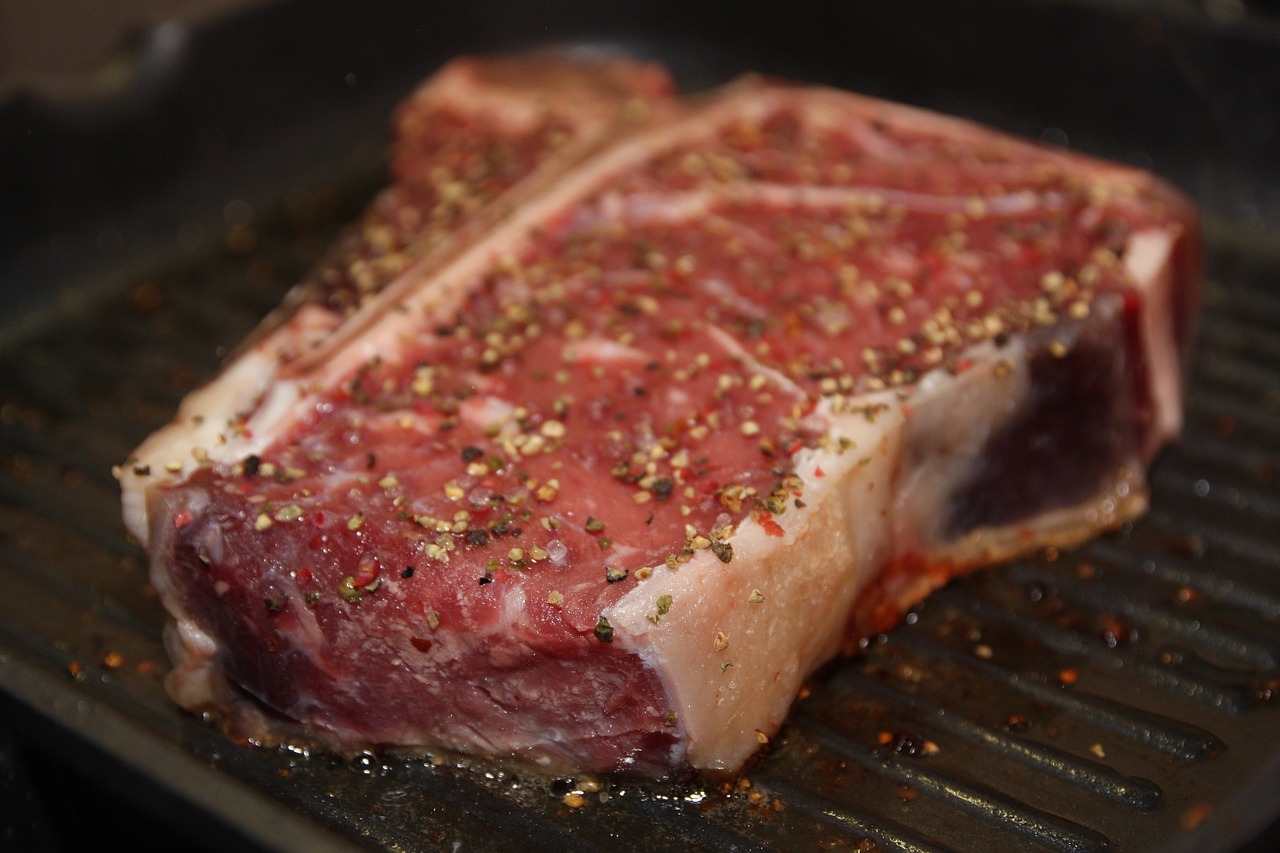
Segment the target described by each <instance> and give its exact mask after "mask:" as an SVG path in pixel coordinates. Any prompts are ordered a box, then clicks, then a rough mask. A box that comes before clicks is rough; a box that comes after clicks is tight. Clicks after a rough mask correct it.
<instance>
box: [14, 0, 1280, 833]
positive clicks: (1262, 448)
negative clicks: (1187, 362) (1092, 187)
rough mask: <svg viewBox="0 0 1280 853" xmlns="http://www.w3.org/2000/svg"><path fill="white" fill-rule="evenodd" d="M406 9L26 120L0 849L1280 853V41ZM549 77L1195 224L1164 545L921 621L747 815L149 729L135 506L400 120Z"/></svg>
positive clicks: (648, 786) (1099, 14)
mask: <svg viewBox="0 0 1280 853" xmlns="http://www.w3.org/2000/svg"><path fill="white" fill-rule="evenodd" d="M418 5H419V4H413V3H408V2H393V0H384V2H379V3H372V4H361V7H360V9H359V10H355V9H354V8H349V7H348V4H342V3H336V2H314V1H313V2H309V3H305V4H304V3H300V2H286V3H278V4H273V5H271V6H269V7H267V8H263V9H259V10H256V11H253V12H250V13H244V14H241V15H239V16H237V17H235V18H230V19H224V20H221V21H215V22H213V23H207V24H204V25H202V26H201V28H199V29H198V30H195V31H191V32H187V33H185V36H184V39H183V42H182V48H181V50H178V51H176V52H173V51H170V52H169V53H163V52H161V53H162V54H163V55H162V56H160V58H158V59H157V58H156V56H157V54H155V52H154V51H153V52H151V53H148V52H147V50H146V49H145V44H146V43H145V41H144V51H143V54H142V55H141V56H140V58H139V72H138V76H137V78H136V80H135V82H134V84H133V85H132V86H131V87H130V88H129V89H128V90H127V91H125V92H123V93H122V94H118V95H116V96H113V97H110V98H102V97H99V98H97V99H96V100H95V99H90V98H87V96H86V99H83V100H79V101H76V102H74V103H67V102H48V101H42V100H40V99H37V98H33V97H30V96H27V95H22V94H19V95H16V96H12V97H10V98H9V100H8V101H7V102H4V103H3V104H0V164H3V165H0V223H2V224H3V225H4V226H5V227H4V228H3V229H0V234H2V236H0V248H2V249H3V250H4V254H3V259H2V260H0V295H2V296H4V298H5V299H6V302H7V303H8V304H10V305H13V306H17V310H15V311H14V313H11V314H9V316H8V320H7V321H6V322H5V323H4V324H3V330H2V331H0V803H3V804H2V805H0V847H7V846H9V845H13V846H14V849H40V848H58V847H61V848H64V849H76V848H83V847H91V846H99V845H101V844H102V842H103V839H106V838H111V839H116V840H117V841H121V840H123V841H127V842H132V843H135V844H143V845H144V846H145V845H146V844H148V843H154V842H155V841H156V840H157V839H163V840H166V841H171V842H174V843H176V842H182V843H184V844H186V845H188V846H190V847H193V848H195V849H211V850H212V849H225V848H227V847H228V846H231V845H234V847H235V848H237V849H253V848H261V849H298V850H304V849H305V850H342V849H351V848H371V849H404V850H411V849H446V850H450V849H454V850H509V849H532V850H538V849H543V850H584V851H585V850H610V851H616V850H630V849H646V850H688V849H706V850H755V849H785V850H806V849H851V850H904V851H917V850H919V851H943V850H956V851H988V850H1026V849H1043V850H1058V851H1066V850H1073V851H1074V850H1082V851H1093V850H1107V849H1115V850H1167V851H1184V850H1185V851H1191V850H1196V851H1200V850H1234V849H1241V847H1242V845H1249V844H1250V839H1252V838H1254V837H1255V836H1258V833H1259V832H1262V833H1263V835H1262V836H1261V837H1259V838H1258V839H1257V840H1256V841H1254V842H1252V845H1251V849H1257V850H1262V849H1272V847H1271V845H1272V844H1274V842H1275V839H1276V830H1275V829H1274V828H1272V829H1271V830H1267V829H1266V827H1268V825H1269V824H1271V823H1272V821H1273V820H1274V819H1275V818H1276V816H1277V815H1278V814H1280V707H1278V706H1280V533H1278V532H1277V530H1278V529H1280V489H1278V488H1277V486H1276V477H1277V473H1278V471H1280V331H1278V330H1280V286H1278V284H1277V283H1278V282H1280V238H1277V237H1275V236H1274V235H1275V234H1276V233H1280V232H1277V231H1276V225H1277V223H1280V192H1278V191H1277V190H1276V188H1277V187H1280V176H1278V175H1277V174H1276V170H1277V168H1278V167H1277V161H1276V160H1275V158H1274V157H1273V155H1274V152H1275V151H1277V150H1280V106H1278V105H1280V92H1278V87H1280V23H1277V21H1275V20H1273V19H1271V18H1269V17H1267V15H1266V13H1265V9H1263V8H1254V7H1241V8H1243V9H1245V11H1244V12H1241V13H1240V14H1241V15H1242V16H1241V17H1237V18H1234V19H1231V20H1227V21H1225V22H1224V21H1223V20H1222V19H1220V18H1215V17H1211V16H1209V15H1207V14H1206V13H1205V12H1204V10H1203V7H1202V6H1201V4H1195V3H1185V4H1184V3H1176V2H1162V3H1152V4H1144V3H1136V2H1127V3H1122V4H1121V3H1117V4H1114V5H1108V4H1103V3H1089V2H1083V0H1077V2H1030V0H1023V2H981V3H973V4H950V3H945V2H940V0H938V1H937V2H928V0H910V2H903V3H897V4H876V5H875V6H872V7H870V8H866V9H863V8H846V7H845V5H844V4H830V5H828V4H816V5H814V6H812V7H810V8H809V9H808V11H807V12H806V13H805V14H804V15H803V16H800V15H797V16H794V17H788V18H785V19H783V18H778V17H776V14H777V13H776V12H772V11H770V12H768V13H766V10H765V7H763V6H761V7H760V8H757V7H756V6H755V4H752V3H739V4H735V5H734V6H733V7H732V8H731V10H712V9H709V8H698V9H688V8H683V7H681V6H680V5H678V4H668V3H661V2H648V3H636V4H630V6H629V8H628V10H627V11H625V12H623V11H621V10H618V9H610V10H605V9H598V8H594V7H586V6H583V7H581V8H563V7H557V8H556V9H549V8H547V9H544V8H542V4H538V3H534V4H528V3H524V4H516V3H503V2H486V3H481V4H475V5H472V6H468V7H466V8H460V9H433V10H424V9H421V8H418ZM1205 5H1206V6H1214V5H1215V4H1205ZM1218 5H1228V4H1218ZM959 6H963V9H957V8H954V7H959ZM304 7H305V9H304ZM768 8H769V9H770V10H771V9H772V8H773V7H772V6H770V7H768ZM1232 8H1235V7H1234V6H1233V7H1232ZM890 9H892V11H890ZM1250 9H1254V10H1253V11H1249V10H1250ZM924 21H932V22H933V23H934V26H932V27H930V28H929V29H928V30H927V31H926V30H922V29H921V26H922V22H924ZM547 44H559V45H571V46H574V47H575V48H576V49H592V50H600V49H606V50H623V51H626V52H628V53H630V54H633V55H639V56H644V57H652V58H657V59H661V60H663V61H666V62H667V63H668V64H670V65H671V66H672V67H673V68H674V69H675V71H676V73H677V75H678V76H679V78H680V80H681V81H682V83H684V84H685V85H687V86H689V87H690V88H699V87H702V86H704V85H708V84H710V83H714V82H718V81H720V80H723V79H726V78H727V77H729V76H732V75H733V74H735V73H738V72H740V71H744V70H758V71H766V72H769V73H773V74H778V75H781V76H787V77H792V78H798V79H807V80H813V81H818V82H827V83H832V84H836V85H841V86H846V87H849V88H855V89H858V90H861V91H864V92H868V93H870V94H878V95H882V96H887V97H893V98H897V99H899V100H905V101H909V102H913V103H917V104H921V105H924V106H929V107H934V108H939V109H944V110H947V111H949V112H954V113H959V114H964V115H969V116H971V117H974V118H977V119H980V120H983V121H986V122H989V123H993V124H996V125H999V126H1002V127H1005V128H1006V129H1010V130H1013V131H1016V132H1020V133H1023V134H1026V135H1030V136H1033V137H1035V136H1041V137H1042V138H1044V139H1045V140H1046V141H1049V142H1052V143H1055V144H1064V143H1068V142H1069V143H1070V145H1071V146H1072V147H1079V148H1082V149H1083V150H1087V151H1090V152H1092V153H1097V154H1102V155H1105V156H1111V157H1115V158H1119V159H1127V160H1129V161H1130V162H1136V163H1138V164H1139V165H1147V166H1153V167H1154V168H1155V169H1156V170H1157V171H1160V172H1162V173H1164V174H1166V175H1168V176H1170V177H1171V178H1173V179H1174V180H1175V181H1177V182H1179V183H1180V184H1182V185H1183V186H1184V187H1186V188H1187V189H1189V190H1190V191H1191V192H1192V193H1193V195H1195V196H1196V198H1197V200H1198V201H1199V202H1200V203H1201V204H1202V206H1203V207H1204V209H1205V211H1206V242H1207V246H1208V250H1207V266H1208V272H1209V280H1210V281H1209V286H1208V290H1207V294H1206V306H1205V309H1206V310H1205V316H1204V319H1203V322H1202V325H1201V329H1200V334H1199V341H1198V350H1197V353H1196V357H1195V359H1194V361H1193V364H1192V369H1191V376H1190V384H1189V394H1188V400H1187V428H1186V432H1185V435H1184V437H1183V438H1182V440H1181V441H1179V442H1178V444H1176V445H1175V446H1174V447H1172V448H1170V449H1169V450H1168V451H1166V452H1165V453H1164V454H1163V455H1162V457H1161V458H1160V459H1159V460H1158V462H1157V464H1156V466H1155V467H1154V469H1153V471H1152V473H1151V480H1152V509H1151V511H1150V512H1149V513H1148V515H1147V516H1146V517H1144V518H1143V519H1142V520H1140V521H1139V522H1137V523H1135V524H1133V525H1131V526H1130V527H1128V528H1126V529H1124V530H1122V531H1119V532H1118V533H1116V534H1113V535H1109V536H1106V537H1103V538H1102V539H1100V540H1098V541H1096V542H1094V543H1092V544H1090V545H1087V546H1085V547H1083V548H1081V549H1078V550H1075V551H1071V552H1066V553H1060V554H1059V553H1048V554H1045V555H1043V557H1041V558H1039V559H1035V560H1025V561H1021V562H1018V563H1016V564H1014V565H1011V566H1005V567H1001V568H997V569H992V570H986V571H982V572H979V573H977V574H975V575H972V576H969V577H967V578H964V579H961V580H959V581H957V582H955V583H953V584H951V585H950V586H949V587H947V588H946V589H944V590H942V591H941V592H939V593H937V594H935V595H934V596H933V597H931V598H930V599H928V601H926V602H925V603H924V604H922V605H921V606H920V607H918V608H917V609H916V610H915V611H913V612H912V613H911V614H909V616H908V617H907V619H906V621H905V622H904V623H903V624H902V625H901V626H900V627H899V628H897V629H895V630H894V631H892V632H891V633H889V634H888V635H885V636H881V637H878V638H875V639H874V640H873V641H872V642H870V643H869V644H868V646H867V648H866V649H865V650H864V651H863V652H862V653H861V654H860V655H858V656H856V657H854V658H852V659H848V660H842V661H838V662H836V663H834V664H832V665H830V666H828V667H826V668H824V669H823V670H822V671H820V672H819V673H818V674H817V675H816V676H815V677H814V678H813V679H812V680H811V683H810V686H809V688H808V691H807V694H808V695H807V696H806V697H804V698H802V699H801V700H800V701H799V702H797V704H796V706H795V708H794V709H793V712H792V714H791V717H790V718H789V721H788V723H787V724H786V726H785V727H784V729H783V730H782V732H781V733H780V736H779V737H778V738H777V739H776V740H775V742H774V743H773V744H771V746H770V749H769V752H768V754H767V755H766V756H765V757H764V759H763V760H762V761H761V762H760V763H759V764H757V765H756V766H754V767H753V768H752V769H751V770H750V772H749V773H748V774H747V776H746V777H745V779H744V780H743V781H740V782H738V783H736V784H733V785H730V786H720V785H715V784H711V785H708V784H702V783H699V782H697V781H696V780H695V781H686V782H672V783H664V784H653V783H637V782H635V781H634V780H621V779H604V780H587V779H572V778H565V779H543V778H538V777H536V776H533V775H530V774H528V773H525V772H524V771H522V770H520V769H519V768H514V767H509V766H500V765H485V764H482V763H474V764H458V763H456V762H452V761H448V760H439V759H437V760H435V761H432V760H426V759H423V758H421V757H416V758H415V757H396V756H385V755H384V756H374V755H361V756H358V757H356V758H354V759H339V758H335V757H332V756H327V755H322V754H315V755H305V754H302V753H299V752H291V751H288V750H280V751H274V750H259V749H253V748H246V747H240V746H237V745H235V744H232V743H231V742H229V741H227V740H226V739H225V738H224V737H223V736H222V735H220V734H219V733H218V732H217V731H216V729H214V728H213V727H211V726H209V725H207V724H206V723H204V722H203V721H201V720H199V719H197V718H194V717H192V716H190V715H187V714H185V713H182V712H180V711H179V710H178V709H177V708H176V707H175V706H173V705H172V703H170V702H169V700H168V699H167V698H166V697H165V696H164V693H163V689H162V687H161V681H160V680H161V677H162V675H163V672H164V668H165V665H166V664H165V658H164V654H163V650H162V648H161V645H160V639H159V638H160V630H161V626H162V625H163V621H164V615H163V612H162V609H161V608H160V606H159V604H158V602H157V601H156V598H155V595H154V592H153V591H151V590H150V588H149V587H148V585H147V581H146V568H145V564H144V560H143V556H142V553H141V551H140V549H138V548H137V547H136V546H135V545H133V544H131V543H130V542H129V541H128V540H127V539H126V538H125V535H124V532H123V529H122V526H121V524H120V521H119V509H118V491H117V487H116V484H115V482H114V480H113V479H112V477H111V474H110V468H111V466H112V465H113V464H116V463H118V462H120V461H121V460H122V459H123V458H124V457H125V455H126V454H127V453H128V452H129V450H131V449H132V447H133V446H134V445H135V444H136V443H137V442H138V441H139V440H140V439H141V438H142V437H144V436H145V435H146V434H147V433H148V432H150V431H151V430H152V429H154V428H156V427H158V426H160V425H162V424H163V423H164V422H166V421H167V420H168V418H169V417H170V415H171V414H172V411H173V409H174V407H175V406H176V404H177V402H178V401H179V399H180V398H181V396H182V395H183V394H184V393H185V392H186V391H187V390H189V389H190V388H191V387H193V386H194V384H196V383H197V382H199V381H200V380H201V378H203V377H207V376H209V375H211V374H212V373H213V372H214V371H216V369H217V367H218V364H219V359H220V357H221V354H222V353H224V352H225V351H226V349H227V348H228V347H230V346H232V345H234V344H235V342H237V341H238V340H239V339H240V338H241V337H242V336H243V335H244V334H245V333H247V332H248V330H249V329H250V328H252V326H253V324H254V323H255V322H256V321H257V319H258V318H260V317H261V316H263V315H264V314H265V313H266V312H267V311H269V310H270V309H271V308H273V307H274V306H275V305H276V303H277V302H278V300H279V298H280V296H281V295H282V294H283V293H284V291H285V289H287V287H288V286H289V285H290V284H292V283H293V282H294V281H295V280H297V279H298V278H299V277H301V275H302V274H303V273H305V272H306V270H307V268H308V267H309V265H310V264H311V263H313V262H314V261H315V259H316V257H317V255H318V253H319V252H320V251H321V250H322V249H323V248H324V246H325V245H326V244H327V243H328V241H329V240H330V239H331V238H332V237H333V235H334V234H335V233H336V232H337V229H338V228H339V226H340V224H341V223H342V222H345V221H349V220H350V219H352V218H353V217H354V216H355V215H357V213H358V211H359V210H360V208H361V207H362V205H363V204H364V203H365V202H366V201H367V199H368V198H369V197H370V195H371V194H372V192H374V191H375V189H376V188H377V187H378V186H379V185H380V183H381V182H382V180H383V175H382V171H381V166H380V160H379V156H378V152H379V150H380V148H379V144H380V143H379V139H380V134H381V133H382V131H383V129H384V128H385V127H386V115H387V113H388V111H389V109H390V107H391V105H392V104H394V102H395V100H396V99H397V98H398V97H400V96H402V95H403V94H404V92H405V91H407V89H408V87H409V86H411V85H412V84H413V83H414V82H415V81H416V80H418V79H419V78H421V77H423V76H425V75H426V74H427V73H429V72H430V71H431V70H432V69H433V68H434V67H435V66H437V65H438V64H440V62H442V61H443V60H444V59H446V58H447V57H448V56H450V55H453V54H455V53H458V52H469V51H478V50H488V51H500V50H511V49H518V48H522V47H529V46H538V45H547ZM285 55H288V56H289V57H290V61H289V62H288V63H282V62H281V57H282V56H285ZM286 65H287V67H285V66H286ZM1153 91H1159V92H1161V93H1162V97H1160V98H1153V97H1151V94H1150V93H1151V92H1153ZM1269 152H1270V153H1269ZM575 792H580V793H582V794H583V798H584V801H585V802H584V805H583V806H582V807H580V808H570V807H569V806H568V805H566V802H565V795H567V794H573V793H575Z"/></svg>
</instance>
